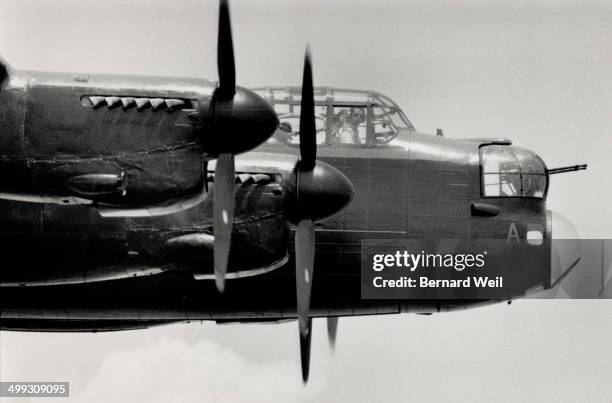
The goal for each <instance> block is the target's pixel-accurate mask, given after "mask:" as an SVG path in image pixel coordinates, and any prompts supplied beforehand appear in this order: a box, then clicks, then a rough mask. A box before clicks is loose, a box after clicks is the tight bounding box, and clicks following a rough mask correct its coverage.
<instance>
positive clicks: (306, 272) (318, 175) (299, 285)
mask: <svg viewBox="0 0 612 403" xmlns="http://www.w3.org/2000/svg"><path fill="white" fill-rule="evenodd" d="M316 157H317V139H316V127H315V111H314V88H313V84H312V62H311V55H310V50H309V49H308V48H307V49H306V54H305V56H304V76H303V82H302V101H301V108H300V160H299V161H298V162H297V164H296V166H295V169H294V171H293V175H289V177H288V180H287V183H286V185H287V187H288V188H289V192H288V193H289V194H290V195H292V197H293V202H292V203H291V208H290V211H289V217H290V221H291V222H293V223H294V224H295V225H296V230H295V285H296V297H297V317H298V323H299V333H300V356H301V359H302V379H303V380H304V383H305V382H307V381H308V375H309V372H310V370H309V368H310V344H311V343H310V341H311V337H312V318H311V317H310V296H311V291H312V283H313V274H314V262H315V226H314V223H315V222H317V221H322V220H325V219H327V218H329V217H331V216H332V215H334V214H336V213H338V212H339V211H341V210H342V209H343V208H344V207H346V206H347V205H348V203H349V202H350V201H351V199H352V198H353V186H352V184H351V182H350V181H349V179H348V178H347V177H346V176H344V174H343V173H342V172H340V171H339V170H337V169H336V168H334V167H332V166H331V165H329V164H326V163H324V162H321V161H316Z"/></svg>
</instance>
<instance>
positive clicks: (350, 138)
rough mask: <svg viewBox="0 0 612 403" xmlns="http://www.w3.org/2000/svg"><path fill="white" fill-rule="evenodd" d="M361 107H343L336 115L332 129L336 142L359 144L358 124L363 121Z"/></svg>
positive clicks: (363, 115) (363, 114) (363, 116)
mask: <svg viewBox="0 0 612 403" xmlns="http://www.w3.org/2000/svg"><path fill="white" fill-rule="evenodd" d="M365 120H366V119H365V113H364V111H363V108H359V107H352V108H350V110H349V109H347V108H343V109H342V110H340V112H338V114H337V115H336V128H335V130H334V134H335V139H336V142H338V143H342V144H359V143H360V141H359V130H358V128H359V125H361V124H362V123H364V122H365Z"/></svg>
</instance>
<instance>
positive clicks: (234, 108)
mask: <svg viewBox="0 0 612 403" xmlns="http://www.w3.org/2000/svg"><path fill="white" fill-rule="evenodd" d="M217 69H218V74H219V83H218V85H217V88H216V89H215V92H214V93H213V96H212V99H211V101H210V104H209V105H207V106H206V107H204V108H205V110H201V111H199V113H198V114H197V117H198V118H199V119H201V123H202V125H203V127H205V128H206V129H207V130H205V132H206V134H205V138H204V145H205V149H206V152H207V153H208V154H209V155H210V156H212V157H216V158H217V163H216V167H215V179H214V191H213V193H214V196H213V233H214V236H215V243H214V247H213V255H214V271H215V283H216V285H217V289H218V290H219V292H223V291H224V289H225V274H226V273H227V265H228V260H229V252H230V246H231V235H232V226H233V225H232V224H233V219H234V206H235V188H234V183H235V181H234V176H235V167H234V155H236V154H238V153H241V152H244V151H248V150H250V149H252V148H254V147H256V146H258V145H259V144H261V143H263V142H264V141H265V140H266V139H268V138H269V137H270V136H271V135H272V134H273V133H274V131H275V130H276V127H277V126H278V117H277V116H276V113H275V112H274V110H273V109H272V107H271V106H270V105H269V104H268V103H267V102H266V101H265V100H264V99H263V98H261V97H260V96H258V95H257V94H255V93H254V92H253V91H250V90H247V89H245V88H242V87H238V86H236V66H235V61H234V45H233V40H232V28H231V22H230V12H229V4H228V1H227V0H221V1H220V3H219V33H218V38H217Z"/></svg>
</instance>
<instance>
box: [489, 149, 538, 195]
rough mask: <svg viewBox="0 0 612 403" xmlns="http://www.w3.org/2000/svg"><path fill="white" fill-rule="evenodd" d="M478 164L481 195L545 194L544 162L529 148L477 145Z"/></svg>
mask: <svg viewBox="0 0 612 403" xmlns="http://www.w3.org/2000/svg"><path fill="white" fill-rule="evenodd" d="M480 168H481V172H482V195H483V196H485V197H536V198H541V199H545V198H546V191H547V189H548V174H547V173H546V166H545V165H544V162H543V161H542V159H541V158H540V157H538V156H537V155H536V154H535V153H533V152H531V151H528V150H524V149H521V148H516V147H509V146H500V145H489V146H484V147H481V148H480Z"/></svg>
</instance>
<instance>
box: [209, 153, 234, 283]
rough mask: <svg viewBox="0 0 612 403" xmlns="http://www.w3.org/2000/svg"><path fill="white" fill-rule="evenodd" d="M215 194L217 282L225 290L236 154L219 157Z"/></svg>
mask: <svg viewBox="0 0 612 403" xmlns="http://www.w3.org/2000/svg"><path fill="white" fill-rule="evenodd" d="M213 194H214V200H213V220H214V221H213V225H214V231H215V243H214V247H213V256H214V260H215V283H216V285H217V289H218V290H219V292H223V291H224V290H225V273H226V272H227V262H228V258H229V250H230V241H231V237H232V223H233V221H234V204H235V197H234V196H235V195H234V154H231V153H224V154H221V155H219V157H218V158H217V166H216V168H215V181H214V193H213Z"/></svg>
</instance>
